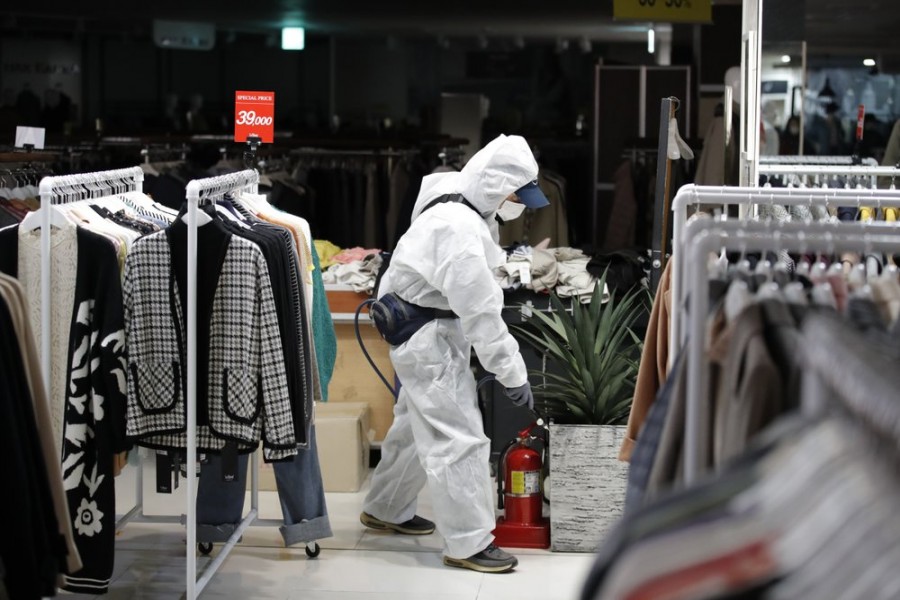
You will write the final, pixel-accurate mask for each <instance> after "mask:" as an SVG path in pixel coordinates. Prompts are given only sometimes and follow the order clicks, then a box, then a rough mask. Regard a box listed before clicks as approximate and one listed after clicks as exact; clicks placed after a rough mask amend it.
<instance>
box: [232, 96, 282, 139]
mask: <svg viewBox="0 0 900 600" xmlns="http://www.w3.org/2000/svg"><path fill="white" fill-rule="evenodd" d="M251 135H257V136H259V137H260V138H261V139H262V141H263V142H265V143H267V144H271V143H272V142H273V141H275V92H235V93H234V141H236V142H246V141H247V137H248V136H251Z"/></svg>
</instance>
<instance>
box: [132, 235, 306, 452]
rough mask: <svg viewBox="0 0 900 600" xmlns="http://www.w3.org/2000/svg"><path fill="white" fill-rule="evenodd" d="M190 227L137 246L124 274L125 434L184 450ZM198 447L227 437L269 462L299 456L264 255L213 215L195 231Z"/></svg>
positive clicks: (208, 447) (216, 447) (219, 444)
mask: <svg viewBox="0 0 900 600" xmlns="http://www.w3.org/2000/svg"><path fill="white" fill-rule="evenodd" d="M186 247H187V226H186V225H185V224H184V222H183V221H182V220H181V219H178V220H176V221H175V223H173V224H172V225H171V226H169V227H168V228H167V229H166V230H165V231H163V232H160V233H156V234H153V235H149V236H146V237H144V238H141V239H140V240H138V242H137V243H136V244H135V246H134V249H133V250H132V252H131V253H130V254H129V255H128V261H127V263H126V269H125V284H124V292H125V323H126V335H127V343H128V352H129V357H128V361H129V362H128V366H129V375H130V377H129V380H128V420H127V425H128V435H129V437H131V438H132V439H134V440H135V441H137V442H138V443H139V444H141V445H145V446H148V447H155V448H163V449H168V448H184V447H185V446H186V433H185V426H186V423H185V420H184V419H185V416H184V406H185V402H186V398H185V385H184V380H183V373H184V370H183V365H184V348H185V345H184V341H183V340H184V332H185V331H186V323H185V317H184V315H185V314H186V312H187V309H186V307H187V297H186V296H187V283H186V282H187V272H186V271H187V269H186V264H187V259H186V251H187V250H186ZM197 247H198V264H200V265H202V268H200V269H198V285H197V291H198V302H197V314H198V324H199V326H198V328H197V338H198V344H197V348H198V360H197V362H198V364H199V365H202V366H203V367H201V368H199V369H198V370H197V447H198V449H199V450H200V451H212V452H217V451H220V450H221V449H222V448H223V447H224V446H225V444H226V440H228V441H229V442H230V443H234V444H236V445H237V446H238V447H239V449H240V450H242V451H248V450H251V449H253V448H255V447H256V445H257V443H258V442H259V441H260V440H261V441H262V442H263V448H264V454H265V457H266V459H267V460H278V459H283V458H287V457H289V456H293V455H294V454H296V453H297V448H296V436H295V434H294V423H293V417H292V407H291V400H290V395H289V392H288V386H287V375H286V370H285V364H284V357H283V352H282V345H281V337H280V332H279V329H278V318H277V311H276V308H275V301H274V297H273V290H272V281H271V279H270V278H269V272H268V267H267V265H266V261H265V257H264V256H263V253H262V251H261V250H260V248H259V247H258V246H257V245H255V244H253V243H252V242H249V241H247V240H244V239H242V238H239V237H237V236H234V235H232V234H231V233H230V232H228V231H227V230H226V229H225V228H224V226H223V225H222V224H221V222H220V221H219V220H218V219H216V218H213V219H212V221H211V222H210V223H207V224H206V225H204V226H203V227H200V228H199V229H198V246H197Z"/></svg>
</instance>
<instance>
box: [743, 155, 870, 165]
mask: <svg viewBox="0 0 900 600" xmlns="http://www.w3.org/2000/svg"><path fill="white" fill-rule="evenodd" d="M759 164H760V166H767V165H834V166H843V167H851V166H853V165H856V164H858V163H856V162H855V158H854V157H852V156H784V155H777V156H760V157H759ZM859 164H862V165H866V166H870V167H877V166H878V161H877V160H875V159H874V158H863V159H862V160H860V162H859Z"/></svg>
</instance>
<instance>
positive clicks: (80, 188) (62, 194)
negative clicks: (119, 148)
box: [39, 167, 144, 390]
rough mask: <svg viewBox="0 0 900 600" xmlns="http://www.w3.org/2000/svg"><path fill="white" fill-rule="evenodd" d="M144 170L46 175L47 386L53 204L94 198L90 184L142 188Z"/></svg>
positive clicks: (46, 380) (43, 255)
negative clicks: (51, 217)
mask: <svg viewBox="0 0 900 600" xmlns="http://www.w3.org/2000/svg"><path fill="white" fill-rule="evenodd" d="M143 181H144V172H143V171H142V170H141V168H140V167H132V168H129V169H115V170H112V171H97V172H94V173H82V174H80V175H61V176H56V177H44V178H43V179H41V183H40V187H39V189H40V194H41V209H40V213H41V214H40V217H41V367H42V368H43V377H44V386H45V387H46V388H47V389H48V390H49V389H50V283H51V282H50V226H51V219H50V216H51V215H50V213H51V211H52V210H54V209H53V206H55V205H58V204H67V203H69V202H76V201H79V200H83V199H86V198H90V197H92V196H91V194H92V193H93V192H94V190H91V189H89V188H88V187H87V186H94V187H95V188H96V186H116V189H122V191H123V192H124V191H141V188H142V187H143Z"/></svg>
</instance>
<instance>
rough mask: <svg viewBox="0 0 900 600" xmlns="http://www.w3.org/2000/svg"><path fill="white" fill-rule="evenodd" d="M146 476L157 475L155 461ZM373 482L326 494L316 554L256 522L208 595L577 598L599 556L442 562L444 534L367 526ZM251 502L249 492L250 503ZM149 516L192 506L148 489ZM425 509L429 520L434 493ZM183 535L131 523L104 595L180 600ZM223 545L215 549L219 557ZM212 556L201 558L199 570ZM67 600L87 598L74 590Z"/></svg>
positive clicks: (126, 493)
mask: <svg viewBox="0 0 900 600" xmlns="http://www.w3.org/2000/svg"><path fill="white" fill-rule="evenodd" d="M134 472H135V469H134V468H132V467H129V468H128V469H127V470H126V473H125V474H123V476H121V477H120V478H119V479H118V480H117V488H118V492H119V493H118V498H119V502H120V508H121V509H124V510H127V508H128V507H129V506H131V505H132V504H133V498H134V480H133V476H134ZM145 478H146V479H145V481H147V482H148V485H147V487H150V486H149V483H151V482H153V481H155V479H154V475H153V473H152V465H150V464H147V465H146V466H145ZM367 489H368V481H367V482H366V485H365V486H364V487H363V490H362V491H360V492H359V493H353V494H338V493H330V494H328V510H329V515H330V518H331V525H332V529H333V530H334V537H333V538H329V539H326V540H322V541H321V542H320V544H321V547H322V551H321V554H320V555H319V557H318V558H316V559H308V558H307V556H306V553H305V551H304V549H303V548H302V547H299V548H284V547H283V545H282V542H281V536H280V534H279V533H278V529H277V528H276V527H253V528H251V529H249V530H248V531H247V533H246V534H245V535H244V540H243V542H242V543H240V544H239V545H238V546H237V547H236V548H235V550H234V551H233V552H232V553H231V554H230V555H229V556H228V558H226V560H225V562H224V563H223V565H222V567H221V568H220V569H219V571H218V573H217V574H216V575H215V577H214V578H213V579H212V581H211V583H210V584H209V586H208V587H207V588H206V590H205V591H204V593H203V594H202V596H201V598H210V599H212V598H233V599H242V600H243V599H249V598H281V599H282V600H289V599H290V600H293V599H297V600H347V599H356V598H358V599H361V600H419V599H427V600H507V599H509V600H513V599H515V600H522V599H530V598H539V599H540V600H573V599H575V598H577V597H578V591H579V589H580V586H581V583H582V581H583V579H584V577H585V575H586V573H587V570H588V568H589V567H590V564H591V562H592V556H590V555H581V554H558V553H551V552H549V551H538V550H513V552H514V553H515V554H516V555H517V556H518V557H519V567H518V568H517V569H516V571H515V572H513V573H508V574H503V575H483V574H480V573H474V572H471V571H464V570H460V569H452V568H449V567H445V566H443V564H442V563H441V545H442V541H441V538H440V536H439V535H438V534H437V533H435V534H433V535H430V536H422V537H407V536H399V535H393V534H385V533H379V532H373V531H369V530H366V529H365V528H364V527H363V526H362V525H360V523H359V512H360V509H361V507H362V502H363V498H364V496H365V491H366V490H367ZM247 506H249V497H248V500H247ZM145 511H146V512H147V513H148V514H168V515H180V514H182V513H183V512H184V486H183V485H182V486H181V488H180V489H179V490H177V492H176V493H175V494H173V495H166V496H163V495H157V494H155V493H150V492H148V491H147V490H146V489H145ZM419 512H420V513H421V514H422V515H423V516H426V517H429V516H431V502H430V500H429V498H428V492H427V490H426V491H425V492H423V494H422V496H421V497H420V510H419ZM260 516H261V517H262V518H272V519H280V518H281V510H280V508H279V504H278V497H277V494H275V493H274V492H260ZM184 539H185V534H184V529H183V528H182V527H181V526H179V525H169V524H158V523H130V524H128V525H127V526H126V527H125V528H124V529H123V530H122V531H121V532H119V535H118V540H117V543H116V570H115V573H114V581H113V584H112V587H111V588H110V592H109V594H108V595H106V596H101V598H109V599H111V600H125V599H131V598H135V599H137V598H180V597H182V596H183V594H184V590H185V559H184V556H185V554H184V552H185V543H184ZM219 548H220V547H218V546H217V547H216V549H214V550H213V556H215V554H216V552H218V550H219ZM207 560H208V559H205V558H202V557H201V558H199V559H198V565H199V566H200V568H202V567H203V566H205V565H206V563H207ZM64 597H67V598H72V599H75V598H88V597H89V596H81V595H74V594H70V595H67V596H64Z"/></svg>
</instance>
